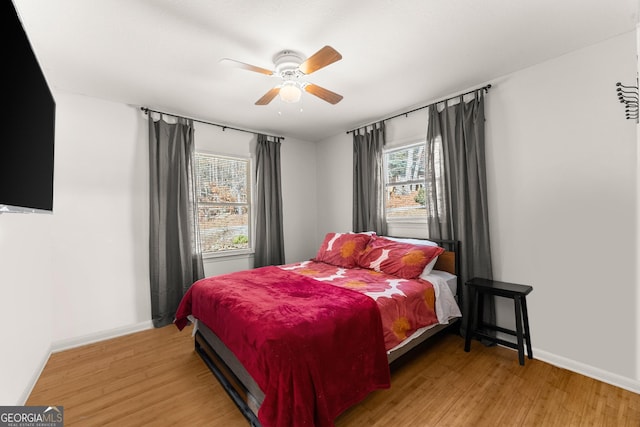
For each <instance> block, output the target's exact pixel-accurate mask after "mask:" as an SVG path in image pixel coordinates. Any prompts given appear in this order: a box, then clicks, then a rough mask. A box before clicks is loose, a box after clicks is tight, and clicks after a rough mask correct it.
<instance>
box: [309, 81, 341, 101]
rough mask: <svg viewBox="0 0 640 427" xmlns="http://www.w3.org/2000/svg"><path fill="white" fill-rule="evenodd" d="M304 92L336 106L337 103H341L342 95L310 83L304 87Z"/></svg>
mask: <svg viewBox="0 0 640 427" xmlns="http://www.w3.org/2000/svg"><path fill="white" fill-rule="evenodd" d="M304 90H306V91H307V92H309V93H310V94H312V95H315V96H317V97H318V98H320V99H323V100H325V101H327V102H328V103H330V104H334V105H335V104H337V103H338V102H340V101H342V95H338V94H337V93H335V92H331V91H330V90H328V89H325V88H323V87H320V86H318V85H314V84H312V83H309V84H307V85H306V86H305V87H304Z"/></svg>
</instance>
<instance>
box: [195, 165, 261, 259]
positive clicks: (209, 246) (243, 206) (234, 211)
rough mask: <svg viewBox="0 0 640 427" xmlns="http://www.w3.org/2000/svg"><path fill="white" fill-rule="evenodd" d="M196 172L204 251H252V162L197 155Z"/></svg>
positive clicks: (209, 252) (219, 253)
mask: <svg viewBox="0 0 640 427" xmlns="http://www.w3.org/2000/svg"><path fill="white" fill-rule="evenodd" d="M195 172H196V185H197V193H198V225H199V227H200V241H201V249H202V252H203V253H204V254H217V255H224V254H232V253H238V252H248V251H249V250H250V249H251V248H252V247H253V245H252V243H253V242H252V237H251V225H250V224H251V178H250V177H251V163H250V160H249V159H246V158H236V157H224V156H217V155H211V154H203V153H196V171H195Z"/></svg>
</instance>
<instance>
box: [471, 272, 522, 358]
mask: <svg viewBox="0 0 640 427" xmlns="http://www.w3.org/2000/svg"><path fill="white" fill-rule="evenodd" d="M466 285H467V287H468V289H469V291H470V292H471V294H470V300H469V303H470V305H469V312H470V313H469V316H468V317H467V330H466V333H465V339H464V351H466V352H468V351H469V350H471V339H472V338H473V337H475V336H478V337H482V338H485V339H487V340H489V341H491V342H496V343H498V344H502V345H504V346H507V347H511V348H515V349H517V350H518V360H519V362H520V364H521V365H524V343H525V342H526V344H527V356H528V357H529V359H533V353H532V351H531V334H530V333H529V318H528V314H527V299H526V296H527V295H528V294H529V293H531V291H532V290H533V288H532V287H531V286H528V285H518V284H516V283H507V282H499V281H497V280H489V279H482V278H479V277H476V278H473V279H471V280H469V281H467V283H466ZM485 294H487V295H495V296H499V297H504V298H511V299H513V302H514V305H515V314H516V330H515V331H513V330H511V329H505V328H501V327H499V326H497V325H491V324H487V323H485V322H483V320H482V318H483V310H484V295H485ZM473 318H475V319H476V322H475V327H474V322H473V321H472V319H473ZM523 323H524V331H523V329H522V324H523ZM486 330H494V331H499V332H503V333H505V334H509V335H514V336H515V337H516V338H517V343H512V342H510V341H505V340H503V339H500V338H496V337H493V336H491V335H488V334H487V333H486V332H485V331H486Z"/></svg>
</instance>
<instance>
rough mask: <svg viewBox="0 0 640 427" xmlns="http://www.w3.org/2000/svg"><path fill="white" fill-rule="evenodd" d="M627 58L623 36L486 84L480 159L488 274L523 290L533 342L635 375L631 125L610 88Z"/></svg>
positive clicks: (630, 44) (630, 68) (630, 70)
mask: <svg viewBox="0 0 640 427" xmlns="http://www.w3.org/2000/svg"><path fill="white" fill-rule="evenodd" d="M635 54H636V47H635V34H633V33H628V34H625V35H623V36H619V37H616V38H614V39H611V40H608V41H606V42H603V43H600V44H598V45H595V46H592V47H589V48H587V49H583V50H580V51H577V52H574V53H571V54H569V55H565V56H563V57H560V58H557V59H556V60H553V61H549V62H546V63H543V64H540V65H538V66H535V67H531V68H529V69H526V70H523V71H521V72H519V73H516V74H513V75H510V76H507V77H505V78H504V79H500V80H499V81H497V82H496V85H495V88H492V89H491V94H490V96H489V98H488V100H489V101H488V104H489V108H488V114H487V116H488V120H487V127H488V130H487V133H488V135H490V136H491V138H489V139H488V141H489V142H488V147H487V151H488V158H487V162H488V170H489V171H490V173H489V176H488V180H489V185H490V188H491V189H492V190H493V191H490V193H489V194H490V196H489V197H490V218H491V220H492V221H491V227H492V234H491V237H492V248H493V256H494V260H495V262H494V272H495V275H496V276H497V277H499V278H502V279H504V280H508V281H516V282H517V281H522V282H524V283H529V284H531V285H532V286H533V287H534V291H533V293H532V294H531V295H530V297H528V298H527V299H528V301H530V303H529V305H530V315H531V326H532V342H533V344H534V346H535V347H537V348H538V349H539V350H541V351H542V352H543V353H541V355H544V352H548V353H549V355H548V357H554V356H559V357H562V358H567V359H570V360H574V361H577V362H579V363H582V364H584V365H586V366H590V367H594V368H598V369H602V370H604V371H606V372H609V373H613V374H617V375H620V376H622V377H625V378H633V379H638V376H637V373H636V366H635V365H636V359H637V358H638V357H640V355H638V354H637V353H636V343H635V337H636V336H637V335H636V330H637V328H638V327H640V325H638V324H637V323H636V322H635V320H636V313H637V311H638V309H639V307H638V306H637V305H636V298H635V295H636V292H637V288H636V286H637V277H636V267H635V266H636V263H637V260H638V258H637V256H638V253H637V247H636V241H635V227H636V218H637V212H636V199H637V197H638V196H637V192H636V174H637V173H638V166H637V162H636V153H637V151H636V150H637V140H636V127H635V123H633V122H632V121H630V120H626V119H625V118H624V108H623V106H622V104H620V103H619V102H618V101H617V98H616V94H615V83H616V82H617V81H624V82H634V81H635V76H636V57H635ZM500 313H504V314H505V315H504V316H502V318H503V319H504V322H505V323H506V318H507V316H506V314H507V313H505V312H504V311H502V312H499V314H500ZM533 313H536V314H533Z"/></svg>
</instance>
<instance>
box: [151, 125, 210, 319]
mask: <svg viewBox="0 0 640 427" xmlns="http://www.w3.org/2000/svg"><path fill="white" fill-rule="evenodd" d="M193 168H194V142H193V122H192V121H191V120H187V119H182V118H180V119H178V123H175V124H171V123H167V122H166V121H164V120H163V119H162V118H161V119H160V120H158V121H154V120H153V119H152V117H151V115H149V190H150V195H149V196H150V204H149V211H150V220H149V270H150V271H149V273H150V282H151V283H150V284H151V315H152V316H151V317H152V320H153V325H154V326H155V327H156V328H158V327H162V326H165V325H168V324H170V323H172V322H173V319H174V316H175V312H176V309H177V308H178V304H179V303H180V300H181V299H182V297H183V295H184V294H185V292H186V291H187V289H189V287H190V286H191V284H193V282H195V281H196V280H198V279H201V278H202V277H204V269H203V265H202V254H201V252H200V249H199V247H200V244H199V243H200V242H199V231H198V221H197V216H196V215H197V209H196V206H195V203H196V198H195V194H196V193H195V181H194V177H195V175H194V170H193Z"/></svg>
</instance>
